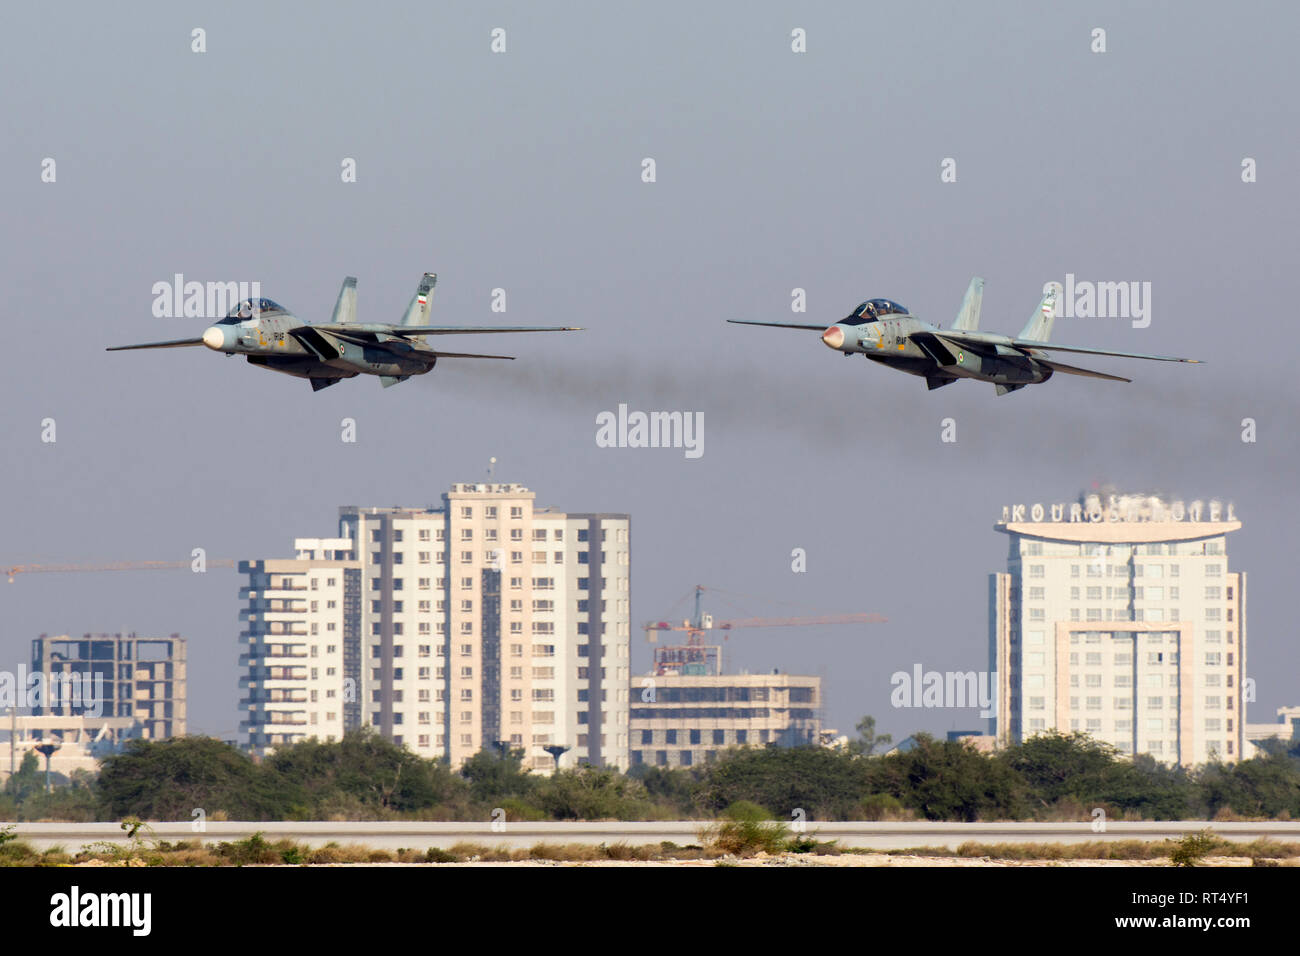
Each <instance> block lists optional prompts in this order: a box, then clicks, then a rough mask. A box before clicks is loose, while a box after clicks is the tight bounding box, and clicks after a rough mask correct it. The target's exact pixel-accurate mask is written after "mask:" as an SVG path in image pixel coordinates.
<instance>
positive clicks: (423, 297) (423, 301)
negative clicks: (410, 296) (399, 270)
mask: <svg viewBox="0 0 1300 956" xmlns="http://www.w3.org/2000/svg"><path fill="white" fill-rule="evenodd" d="M415 301H416V302H418V303H420V305H428V304H429V296H428V294H427V293H424V292H417V293H416V295H415Z"/></svg>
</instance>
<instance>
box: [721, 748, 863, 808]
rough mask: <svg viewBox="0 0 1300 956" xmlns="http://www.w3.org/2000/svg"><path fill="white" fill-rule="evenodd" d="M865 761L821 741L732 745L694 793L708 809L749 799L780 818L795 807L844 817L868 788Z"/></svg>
mask: <svg viewBox="0 0 1300 956" xmlns="http://www.w3.org/2000/svg"><path fill="white" fill-rule="evenodd" d="M869 767H870V765H869V764H868V763H867V762H866V761H862V760H857V759H855V758H854V757H852V756H850V755H849V754H845V753H840V752H837V751H834V750H827V749H824V748H821V747H792V748H784V747H764V748H761V749H759V748H752V747H746V748H733V749H731V750H728V751H727V752H726V753H724V754H723V756H722V757H721V759H719V760H718V761H717V762H716V763H713V764H710V765H709V766H708V768H707V771H706V774H705V777H704V780H703V781H702V782H701V785H700V788H699V790H698V792H697V794H696V799H697V802H698V803H699V805H700V808H701V809H702V810H703V811H704V812H706V813H708V814H710V815H716V814H717V813H719V812H721V811H722V810H724V809H725V808H726V807H729V806H731V805H732V804H733V803H736V802H737V801H740V800H748V801H751V802H753V803H756V804H758V805H760V806H763V807H768V808H770V809H771V810H772V811H773V812H774V813H775V814H776V815H777V816H778V817H779V818H781V819H783V820H789V819H790V818H791V814H792V813H793V812H794V811H795V810H803V811H804V813H805V814H806V815H807V817H808V818H809V819H817V820H848V819H853V818H855V817H856V816H857V807H858V804H859V803H861V801H862V798H863V797H864V796H866V795H867V794H868V793H870V792H871V789H870V785H869Z"/></svg>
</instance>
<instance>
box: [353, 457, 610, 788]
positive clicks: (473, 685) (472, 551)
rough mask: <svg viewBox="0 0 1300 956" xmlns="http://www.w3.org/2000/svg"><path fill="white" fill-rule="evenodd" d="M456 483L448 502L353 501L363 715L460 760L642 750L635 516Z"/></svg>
mask: <svg viewBox="0 0 1300 956" xmlns="http://www.w3.org/2000/svg"><path fill="white" fill-rule="evenodd" d="M534 497H535V496H534V494H533V492H531V491H529V490H528V489H527V488H525V487H523V486H522V485H518V484H499V483H467V484H454V485H452V486H451V490H450V491H448V492H447V493H445V494H444V495H443V496H442V506H441V507H438V508H400V507H389V508H361V507H344V508H342V509H340V517H339V534H340V537H343V538H347V539H349V540H350V541H351V542H352V548H353V554H354V555H355V556H356V558H357V560H358V561H359V562H360V564H361V566H362V568H363V572H362V578H363V581H362V596H363V600H362V661H361V706H362V722H363V723H367V724H370V725H372V726H373V727H375V728H376V729H377V730H378V731H379V732H380V733H381V734H382V735H384V736H386V737H388V738H390V739H392V740H393V741H395V742H397V743H400V744H402V745H403V746H405V747H407V748H409V749H410V750H412V751H413V752H415V753H417V754H419V755H421V756H426V757H441V758H446V759H447V760H448V761H449V762H450V763H451V765H452V766H458V765H460V764H461V763H462V762H463V761H465V760H466V759H467V758H469V757H471V756H473V755H474V754H475V753H476V752H478V751H479V750H483V749H487V750H489V751H493V750H495V749H499V748H502V747H506V746H508V747H509V748H511V749H517V750H522V751H523V752H524V760H525V765H526V766H528V767H530V768H532V769H534V770H543V771H545V770H549V769H553V768H554V767H555V766H556V763H555V760H554V757H553V753H552V752H551V751H548V750H547V749H545V748H547V747H552V748H557V747H564V748H568V750H567V752H565V753H564V754H563V755H562V756H561V758H560V765H561V766H566V767H567V766H573V765H575V764H578V763H589V764H593V765H596V766H618V767H626V766H627V765H628V733H629V730H628V687H629V666H630V662H629V647H630V638H631V624H630V622H631V616H630V603H629V602H630V581H631V579H630V571H631V567H630V553H631V552H630V543H629V531H630V522H629V519H628V516H627V515H622V514H567V513H564V512H560V511H557V510H554V509H552V508H544V507H537V506H536V505H535V504H534Z"/></svg>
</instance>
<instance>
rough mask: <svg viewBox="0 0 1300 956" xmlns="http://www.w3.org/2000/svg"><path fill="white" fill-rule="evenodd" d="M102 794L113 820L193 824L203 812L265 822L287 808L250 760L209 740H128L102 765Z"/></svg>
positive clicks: (99, 785)
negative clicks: (196, 811)
mask: <svg viewBox="0 0 1300 956" xmlns="http://www.w3.org/2000/svg"><path fill="white" fill-rule="evenodd" d="M98 792H99V803H100V806H101V808H102V811H103V813H104V814H106V815H107V816H108V817H110V818H112V819H120V818H122V817H127V816H136V817H139V818H141V819H145V820H189V819H191V818H192V811H193V810H194V809H196V808H199V809H202V810H204V811H205V812H206V813H207V814H209V815H211V814H212V813H214V812H216V811H217V810H223V811H225V812H226V813H227V814H228V815H229V816H230V817H231V818H232V819H236V820H262V819H267V818H268V817H278V816H281V815H282V814H283V809H284V808H283V805H282V804H279V803H277V802H276V800H275V799H274V796H273V794H271V793H270V792H268V790H267V788H266V787H265V786H264V782H263V775H262V774H260V773H259V772H258V768H257V767H256V765H254V763H253V761H252V759H251V758H250V757H248V756H247V755H246V754H244V753H242V752H241V751H239V750H237V749H235V748H234V747H233V746H231V745H230V744H227V743H224V742H222V741H220V740H215V739H213V738H211V737H172V738H170V739H168V740H131V741H128V742H127V744H126V746H125V747H124V748H123V749H122V750H121V751H120V752H119V753H116V754H112V755H110V756H108V757H105V758H104V760H103V761H102V762H101V764H100V771H99V784H98Z"/></svg>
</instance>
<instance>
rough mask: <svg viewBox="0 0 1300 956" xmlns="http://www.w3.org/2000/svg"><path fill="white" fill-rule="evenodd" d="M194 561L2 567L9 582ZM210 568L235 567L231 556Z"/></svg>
mask: <svg viewBox="0 0 1300 956" xmlns="http://www.w3.org/2000/svg"><path fill="white" fill-rule="evenodd" d="M193 564H194V562H193V561H104V562H102V563H99V564H16V565H13V566H12V567H8V568H0V570H3V571H4V573H5V574H7V575H8V576H9V583H10V584H13V583H14V578H15V577H16V576H17V575H19V574H36V573H43V572H48V571H166V570H175V569H177V568H188V567H192V566H193ZM206 566H207V567H209V568H233V567H234V566H235V562H234V561H232V560H231V559H230V558H209V559H207V560H206Z"/></svg>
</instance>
